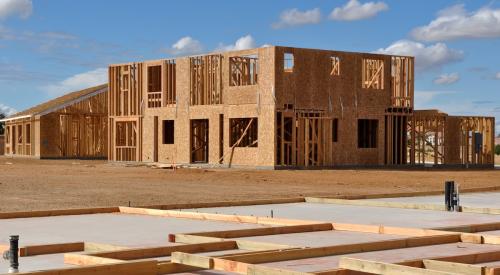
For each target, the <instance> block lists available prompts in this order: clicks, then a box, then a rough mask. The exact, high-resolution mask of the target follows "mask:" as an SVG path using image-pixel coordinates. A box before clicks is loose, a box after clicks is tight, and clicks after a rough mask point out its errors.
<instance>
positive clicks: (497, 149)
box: [495, 144, 500, 156]
mask: <svg viewBox="0 0 500 275" xmlns="http://www.w3.org/2000/svg"><path fill="white" fill-rule="evenodd" d="M495 154H496V155H498V156H500V144H497V146H495Z"/></svg>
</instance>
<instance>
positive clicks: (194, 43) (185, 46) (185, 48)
mask: <svg viewBox="0 0 500 275" xmlns="http://www.w3.org/2000/svg"><path fill="white" fill-rule="evenodd" d="M164 51H165V52H167V53H168V54H172V55H192V54H199V53H201V52H203V45H202V44H201V42H200V41H198V40H196V39H194V38H192V37H191V36H184V37H182V38H181V39H179V40H178V41H177V42H175V44H173V45H172V46H171V47H170V48H169V49H166V50H164Z"/></svg>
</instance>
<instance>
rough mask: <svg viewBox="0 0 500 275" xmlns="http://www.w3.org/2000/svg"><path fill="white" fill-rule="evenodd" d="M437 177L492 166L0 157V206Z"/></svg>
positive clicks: (460, 177)
mask: <svg viewBox="0 0 500 275" xmlns="http://www.w3.org/2000/svg"><path fill="white" fill-rule="evenodd" d="M445 180H455V181H456V182H458V183H460V184H461V186H462V188H471V187H485V186H496V185H500V170H483V171H443V170H437V171H436V170H433V171H392V170H313V171H311V170H309V171H254V170H234V169H178V170H176V171H172V170H170V169H152V168H149V167H143V166H141V167H125V166H124V165H119V164H111V163H107V162H105V161H82V160H30V159H12V158H6V157H0V212H7V211H23V210H41V209H62V208H78V207H99V206H118V205H128V202H129V201H130V202H131V205H132V206H134V205H135V206H138V205H152V204H171V203H187V202H210V201H223V200H250V199H267V198H286V197H298V196H328V195H353V194H374V193H391V192H406V191H424V190H441V189H442V188H443V182H444V181H445Z"/></svg>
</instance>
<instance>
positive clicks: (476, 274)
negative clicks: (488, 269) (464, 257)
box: [423, 260, 485, 275]
mask: <svg viewBox="0 0 500 275" xmlns="http://www.w3.org/2000/svg"><path fill="white" fill-rule="evenodd" d="M423 264H424V267H425V268H426V269H430V270H436V271H443V272H452V273H457V274H463V275H483V274H484V270H485V268H484V267H482V266H479V265H472V264H462V263H453V262H445V261H436V260H423Z"/></svg>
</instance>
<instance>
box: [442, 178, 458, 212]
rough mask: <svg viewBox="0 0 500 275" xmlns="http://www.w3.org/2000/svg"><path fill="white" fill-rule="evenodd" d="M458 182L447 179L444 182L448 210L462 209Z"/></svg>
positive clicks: (445, 202)
mask: <svg viewBox="0 0 500 275" xmlns="http://www.w3.org/2000/svg"><path fill="white" fill-rule="evenodd" d="M458 196H459V195H458V184H457V185H455V182H454V181H446V182H445V183H444V204H445V206H446V210H447V211H456V212H458V211H460V205H459V197H458Z"/></svg>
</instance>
